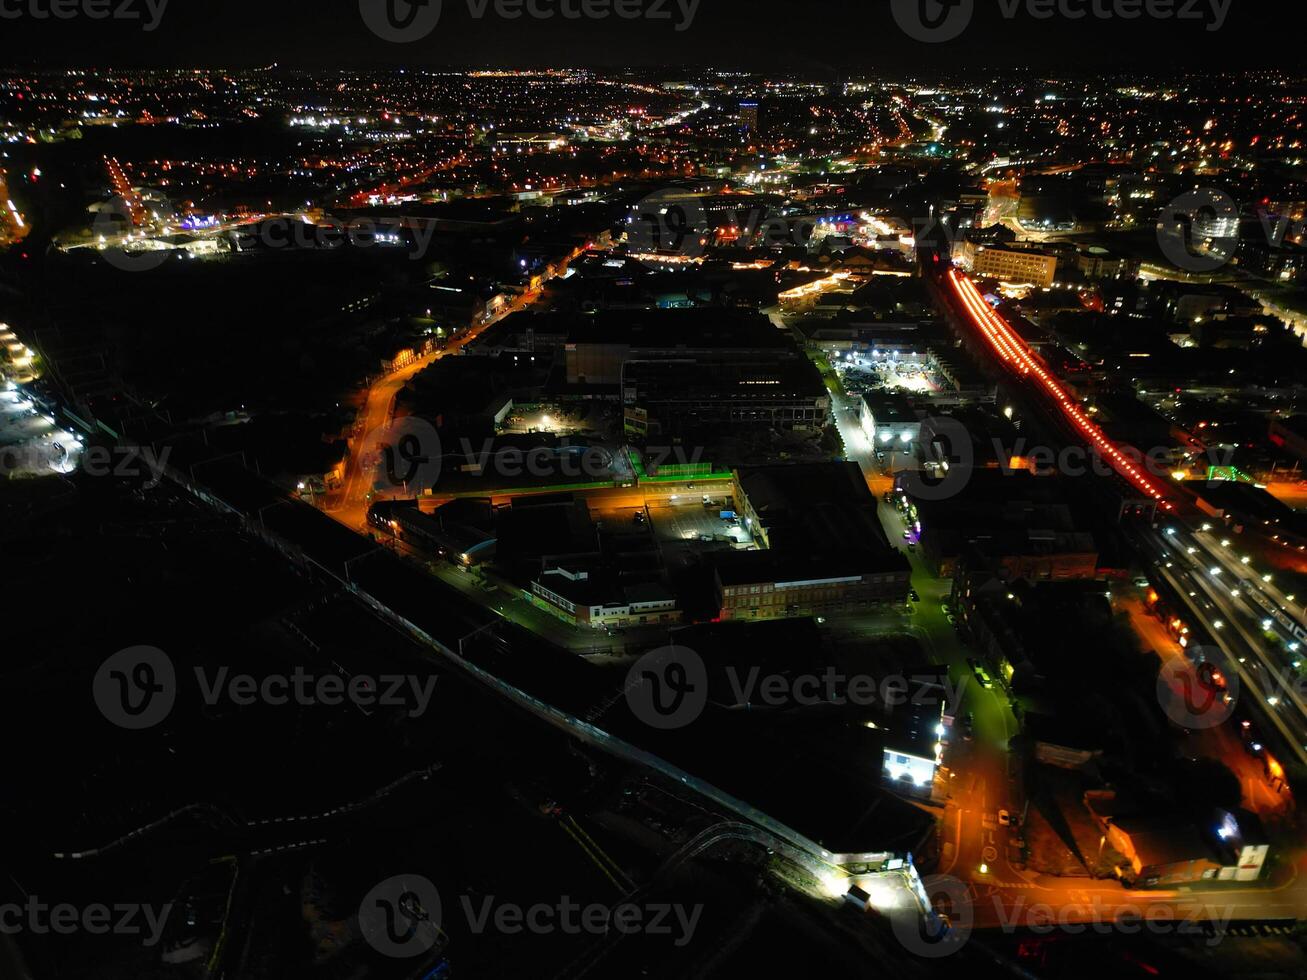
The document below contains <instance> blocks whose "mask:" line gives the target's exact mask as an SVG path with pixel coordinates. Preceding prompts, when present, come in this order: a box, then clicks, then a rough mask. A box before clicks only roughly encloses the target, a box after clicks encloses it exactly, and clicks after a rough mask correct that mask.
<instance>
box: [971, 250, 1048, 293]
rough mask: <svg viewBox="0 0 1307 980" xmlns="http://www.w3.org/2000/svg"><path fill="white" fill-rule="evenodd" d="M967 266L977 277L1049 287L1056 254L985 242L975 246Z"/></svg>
mask: <svg viewBox="0 0 1307 980" xmlns="http://www.w3.org/2000/svg"><path fill="white" fill-rule="evenodd" d="M971 268H972V271H973V272H974V273H975V274H976V275H977V276H978V277H981V278H990V279H1002V280H1004V281H1005V282H1020V283H1029V284H1031V285H1032V286H1044V287H1049V286H1052V285H1053V282H1054V277H1055V276H1056V274H1057V256H1055V255H1049V254H1047V253H1045V252H1040V251H1036V250H1034V249H1017V248H1004V247H1002V246H997V245H986V246H981V247H980V248H977V249H976V252H975V258H974V259H973V260H972V264H971Z"/></svg>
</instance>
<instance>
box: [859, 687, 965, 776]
mask: <svg viewBox="0 0 1307 980" xmlns="http://www.w3.org/2000/svg"><path fill="white" fill-rule="evenodd" d="M904 676H905V678H906V680H907V681H908V684H909V688H910V691H909V692H908V693H907V694H905V700H904V701H903V702H902V703H901V704H896V705H892V706H890V707H889V709H888V711H887V714H886V719H885V721H884V723H883V724H881V723H878V727H881V728H882V729H883V732H884V748H883V751H882V762H881V773H882V777H883V778H884V779H885V781H886V782H888V783H889V784H890V786H891V788H893V789H895V790H897V791H900V792H907V793H909V794H910V795H913V796H925V797H929V796H930V795H931V789H932V787H933V786H934V782H935V770H936V769H938V768H939V763H940V759H941V758H942V757H943V753H944V741H943V740H944V734H945V732H946V731H947V728H946V727H945V723H944V716H945V714H946V712H951V711H952V710H955V706H949V705H947V704H946V701H947V695H948V691H949V687H948V668H947V667H944V666H938V665H937V666H932V667H923V668H919V669H916V670H912V671H904Z"/></svg>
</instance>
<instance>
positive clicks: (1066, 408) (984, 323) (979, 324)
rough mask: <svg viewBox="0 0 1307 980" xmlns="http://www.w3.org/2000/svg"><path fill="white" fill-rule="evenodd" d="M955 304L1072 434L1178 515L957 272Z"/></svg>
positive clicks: (1166, 491)
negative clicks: (1059, 416) (1038, 394)
mask: <svg viewBox="0 0 1307 980" xmlns="http://www.w3.org/2000/svg"><path fill="white" fill-rule="evenodd" d="M947 276H948V281H949V284H950V285H951V287H952V290H953V295H954V298H955V299H956V300H957V301H958V303H959V304H960V305H961V307H962V309H964V310H965V311H966V313H967V315H968V316H969V317H970V319H971V322H972V325H973V326H974V327H975V328H976V329H977V330H978V331H979V332H980V333H981V335H982V336H984V338H985V339H986V340H987V341H988V342H989V344H990V347H991V348H992V350H993V352H994V354H996V355H997V356H998V357H999V359H1000V360H1002V361H1003V362H1004V363H1005V364H1006V365H1007V367H1008V368H1009V369H1011V370H1012V371H1013V372H1015V373H1017V374H1019V375H1021V376H1022V377H1024V378H1026V379H1027V380H1029V381H1030V382H1031V383H1032V385H1034V386H1035V389H1036V390H1037V391H1039V392H1040V394H1041V395H1042V396H1043V397H1044V398H1045V399H1046V400H1047V401H1048V402H1049V403H1050V404H1051V405H1052V406H1053V408H1054V409H1055V410H1056V411H1058V412H1059V413H1061V415H1062V416H1063V418H1064V419H1065V420H1066V421H1067V423H1068V424H1069V426H1070V428H1071V429H1072V430H1073V431H1074V432H1076V434H1077V435H1078V436H1079V437H1080V438H1081V439H1082V440H1083V441H1084V442H1085V443H1086V444H1087V445H1089V446H1090V447H1092V448H1093V449H1094V450H1096V451H1097V452H1098V454H1099V455H1100V456H1101V457H1102V458H1103V459H1105V460H1106V461H1107V462H1108V464H1109V465H1110V466H1111V467H1112V469H1113V470H1115V471H1116V473H1117V474H1118V475H1119V476H1120V477H1121V478H1122V479H1123V480H1125V481H1126V482H1127V483H1129V484H1130V485H1131V486H1133V487H1134V488H1135V489H1136V490H1138V491H1139V492H1140V493H1142V494H1143V495H1144V496H1146V497H1148V498H1150V499H1152V500H1154V501H1155V502H1157V503H1158V504H1159V506H1160V507H1161V508H1162V509H1163V510H1168V511H1169V510H1174V505H1173V504H1172V503H1171V502H1170V501H1169V500H1168V499H1167V498H1168V497H1169V496H1170V495H1171V490H1170V488H1169V487H1166V486H1165V485H1164V484H1162V483H1161V482H1160V481H1158V480H1157V479H1155V478H1154V477H1151V476H1149V475H1148V474H1147V473H1145V472H1144V471H1143V470H1142V469H1140V468H1139V466H1137V465H1135V463H1133V462H1132V461H1131V460H1130V459H1129V458H1127V456H1126V455H1125V454H1124V453H1122V452H1121V450H1120V449H1119V448H1118V447H1117V446H1116V444H1115V443H1113V442H1112V441H1111V440H1110V439H1108V438H1107V436H1106V435H1104V433H1103V430H1102V429H1100V428H1099V427H1098V426H1097V425H1096V424H1095V423H1094V422H1093V421H1092V420H1091V419H1090V418H1089V416H1088V415H1087V414H1086V413H1085V411H1084V410H1083V409H1082V408H1081V407H1080V403H1079V400H1078V399H1076V398H1074V397H1073V396H1072V395H1070V394H1068V393H1067V391H1066V389H1065V388H1064V387H1063V386H1062V384H1061V383H1060V382H1059V381H1058V379H1057V378H1056V377H1055V376H1054V375H1053V373H1052V371H1050V370H1049V369H1048V367H1047V366H1046V365H1045V364H1044V362H1043V360H1042V359H1041V358H1040V357H1039V356H1038V355H1036V354H1034V353H1033V352H1032V351H1031V350H1030V348H1029V347H1027V346H1026V344H1025V341H1023V340H1021V339H1020V338H1019V337H1018V336H1017V335H1016V332H1015V331H1013V329H1012V327H1011V326H1010V325H1009V324H1008V322H1007V321H1006V320H1004V319H1003V318H1002V317H1001V316H999V315H998V314H997V313H996V312H995V311H994V309H993V308H992V307H991V306H990V305H989V303H988V302H986V301H985V298H984V297H983V296H981V295H980V291H979V290H978V289H976V286H975V284H974V283H973V282H972V281H971V280H970V279H969V278H968V277H967V276H965V275H963V274H962V273H960V272H958V270H957V269H949V270H948V272H947Z"/></svg>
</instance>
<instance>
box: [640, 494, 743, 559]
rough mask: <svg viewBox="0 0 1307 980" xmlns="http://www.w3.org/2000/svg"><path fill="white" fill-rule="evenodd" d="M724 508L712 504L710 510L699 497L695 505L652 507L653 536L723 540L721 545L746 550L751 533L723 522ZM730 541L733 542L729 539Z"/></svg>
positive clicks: (700, 540)
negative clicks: (744, 548) (722, 512)
mask: <svg viewBox="0 0 1307 980" xmlns="http://www.w3.org/2000/svg"><path fill="white" fill-rule="evenodd" d="M721 510H722V508H721V506H720V504H718V503H714V504H713V505H712V509H711V510H709V509H707V508H705V507H704V505H703V501H702V500H701V499H700V498H698V497H696V498H694V500H693V502H690V501H687V502H685V503H681V502H677V503H675V504H672V503H670V502H669V503H666V504H662V505H659V506H650V508H649V517H650V519H651V520H652V522H653V529H654V536H655V537H656V538H657V539H658V540H659V541H698V542H702V543H707V542H704V538H705V537H706V538H707V539H708V540H709V541H720V542H721V543H722V544H728V545H732V544H733V545H735V546H740V547H743V546H745V545H748V544H750V543H751V538H750V536H749V532H748V531H747V530H745V528H744V527H743V524H742V523H741V524H738V525H732V524H729V523H727V522H726V521H724V520H722V518H721V516H720V515H721ZM726 538H729V539H730V540H726Z"/></svg>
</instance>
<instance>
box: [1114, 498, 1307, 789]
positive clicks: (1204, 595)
mask: <svg viewBox="0 0 1307 980" xmlns="http://www.w3.org/2000/svg"><path fill="white" fill-rule="evenodd" d="M1136 534H1137V536H1138V537H1139V539H1140V540H1141V541H1142V542H1143V546H1144V548H1145V549H1147V554H1148V557H1149V558H1151V559H1152V560H1153V561H1154V562H1155V563H1156V568H1157V573H1158V575H1159V576H1160V577H1161V579H1162V580H1163V581H1164V582H1166V584H1167V585H1169V586H1170V587H1171V589H1172V591H1173V592H1174V593H1175V594H1176V595H1177V596H1178V597H1179V599H1180V601H1181V602H1183V603H1184V604H1185V605H1186V607H1187V608H1188V611H1189V614H1190V616H1191V617H1192V621H1193V622H1195V623H1200V624H1202V625H1203V627H1204V628H1205V630H1206V631H1207V633H1208V634H1209V635H1210V636H1211V638H1212V641H1213V642H1214V643H1215V644H1216V646H1217V647H1218V648H1219V649H1220V651H1221V653H1222V654H1223V655H1224V661H1225V662H1224V664H1223V667H1224V668H1225V669H1227V670H1232V671H1234V672H1235V673H1236V674H1237V675H1238V677H1239V682H1240V685H1241V686H1240V691H1239V692H1238V693H1239V696H1240V698H1242V699H1245V703H1247V701H1249V700H1251V701H1255V702H1256V715H1258V716H1260V717H1262V718H1265V719H1267V720H1268V721H1269V723H1270V725H1271V726H1273V727H1274V729H1275V730H1276V731H1277V732H1278V733H1279V734H1280V736H1281V739H1282V741H1283V747H1284V748H1287V749H1288V750H1289V751H1290V752H1291V753H1293V754H1294V755H1295V756H1296V757H1297V758H1298V760H1299V761H1300V762H1302V763H1303V764H1307V702H1305V700H1304V697H1303V693H1302V684H1301V678H1302V671H1301V669H1300V668H1301V664H1302V660H1301V659H1300V649H1299V647H1298V644H1299V643H1300V642H1301V641H1299V640H1297V639H1293V638H1291V634H1289V633H1288V631H1287V630H1286V629H1285V628H1284V627H1283V626H1281V625H1280V624H1279V623H1277V622H1276V620H1275V619H1274V618H1273V617H1272V615H1271V614H1270V613H1269V612H1268V611H1267V610H1266V609H1264V608H1263V607H1262V606H1261V605H1259V604H1258V603H1257V602H1255V601H1254V600H1253V598H1252V597H1253V596H1254V595H1256V594H1260V596H1261V598H1262V599H1263V601H1264V602H1267V603H1271V604H1273V605H1275V606H1276V607H1277V608H1280V609H1281V610H1282V611H1283V610H1284V609H1285V608H1287V607H1282V606H1280V605H1279V603H1278V602H1277V601H1276V600H1277V598H1278V599H1279V600H1281V601H1285V602H1287V597H1285V596H1283V595H1280V594H1279V592H1278V590H1274V586H1273V585H1271V584H1270V583H1267V582H1264V581H1262V580H1261V577H1260V576H1259V575H1258V574H1257V573H1256V572H1255V571H1252V570H1251V567H1250V566H1245V565H1244V564H1243V562H1242V561H1241V560H1240V559H1237V558H1235V556H1234V554H1233V553H1232V552H1230V550H1229V548H1228V547H1224V546H1223V545H1222V544H1221V541H1222V540H1225V539H1215V538H1213V537H1212V536H1211V534H1210V533H1208V532H1204V531H1201V530H1198V531H1194V530H1192V529H1190V528H1188V527H1186V526H1185V525H1184V524H1182V523H1180V522H1179V521H1168V522H1166V524H1165V525H1164V526H1163V527H1161V528H1159V529H1145V528H1137V529H1136ZM1272 590H1273V591H1272ZM1285 615H1286V619H1288V616H1287V613H1286V614H1285ZM1288 621H1290V622H1292V621H1293V620H1291V619H1289V620H1288ZM1295 665H1298V666H1295Z"/></svg>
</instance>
